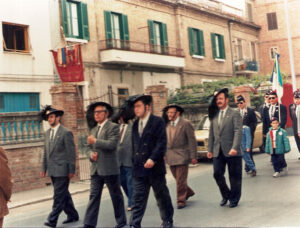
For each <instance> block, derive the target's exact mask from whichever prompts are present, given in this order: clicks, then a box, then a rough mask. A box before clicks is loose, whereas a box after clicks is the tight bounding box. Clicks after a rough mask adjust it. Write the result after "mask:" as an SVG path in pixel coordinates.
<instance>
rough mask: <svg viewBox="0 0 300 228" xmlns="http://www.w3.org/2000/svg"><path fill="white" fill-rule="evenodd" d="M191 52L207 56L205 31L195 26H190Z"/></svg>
mask: <svg viewBox="0 0 300 228" xmlns="http://www.w3.org/2000/svg"><path fill="white" fill-rule="evenodd" d="M188 33H189V42H190V54H191V55H192V56H193V55H199V56H205V49H204V38H203V31H201V30H199V29H195V28H188Z"/></svg>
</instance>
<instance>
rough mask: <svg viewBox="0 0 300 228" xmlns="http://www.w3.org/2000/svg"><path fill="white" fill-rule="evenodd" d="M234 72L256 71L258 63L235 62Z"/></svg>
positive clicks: (253, 61)
mask: <svg viewBox="0 0 300 228" xmlns="http://www.w3.org/2000/svg"><path fill="white" fill-rule="evenodd" d="M235 71H237V72H239V71H241V72H243V71H254V72H257V71H258V62H257V61H255V60H241V61H236V62H235Z"/></svg>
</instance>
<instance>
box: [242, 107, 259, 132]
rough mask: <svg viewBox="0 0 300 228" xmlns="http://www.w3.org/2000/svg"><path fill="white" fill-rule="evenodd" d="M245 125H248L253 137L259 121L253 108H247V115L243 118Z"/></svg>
mask: <svg viewBox="0 0 300 228" xmlns="http://www.w3.org/2000/svg"><path fill="white" fill-rule="evenodd" d="M243 125H246V126H248V127H249V128H250V131H251V135H252V137H253V135H254V132H255V129H256V125H257V119H256V115H255V112H254V110H253V109H252V108H249V107H247V113H246V115H245V116H244V118H243Z"/></svg>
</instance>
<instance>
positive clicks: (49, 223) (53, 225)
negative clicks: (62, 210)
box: [44, 221, 56, 227]
mask: <svg viewBox="0 0 300 228" xmlns="http://www.w3.org/2000/svg"><path fill="white" fill-rule="evenodd" d="M44 225H45V226H49V227H56V224H54V223H51V222H49V221H48V222H45V223H44Z"/></svg>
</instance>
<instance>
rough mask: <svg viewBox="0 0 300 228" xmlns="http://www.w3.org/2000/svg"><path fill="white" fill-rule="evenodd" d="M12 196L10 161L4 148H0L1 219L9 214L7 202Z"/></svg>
mask: <svg viewBox="0 0 300 228" xmlns="http://www.w3.org/2000/svg"><path fill="white" fill-rule="evenodd" d="M11 194H12V180H11V172H10V169H9V167H8V160H7V157H6V155H5V152H4V150H3V148H2V147H0V218H3V217H4V216H5V215H7V214H8V208H7V201H8V200H9V199H10V197H11Z"/></svg>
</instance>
